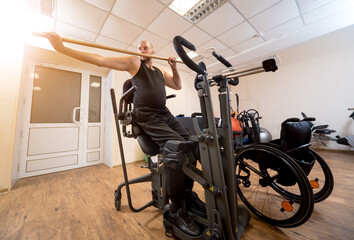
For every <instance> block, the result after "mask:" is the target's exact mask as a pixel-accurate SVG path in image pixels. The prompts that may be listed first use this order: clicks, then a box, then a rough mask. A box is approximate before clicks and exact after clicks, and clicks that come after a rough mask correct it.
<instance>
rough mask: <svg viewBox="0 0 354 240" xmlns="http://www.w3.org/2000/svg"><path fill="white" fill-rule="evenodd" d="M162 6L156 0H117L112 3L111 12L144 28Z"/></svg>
mask: <svg viewBox="0 0 354 240" xmlns="http://www.w3.org/2000/svg"><path fill="white" fill-rule="evenodd" d="M163 8H164V5H162V4H161V3H159V2H158V1H156V0H144V1H142V0H141V1H132V0H119V1H116V3H115V4H114V6H113V9H112V14H114V15H116V16H118V17H120V18H122V19H124V20H127V21H129V22H131V23H134V24H136V25H138V26H140V27H143V28H145V27H147V26H148V25H149V23H151V22H152V20H153V19H154V18H155V17H156V16H157V15H158V14H159V13H160V12H161V11H162V9H163Z"/></svg>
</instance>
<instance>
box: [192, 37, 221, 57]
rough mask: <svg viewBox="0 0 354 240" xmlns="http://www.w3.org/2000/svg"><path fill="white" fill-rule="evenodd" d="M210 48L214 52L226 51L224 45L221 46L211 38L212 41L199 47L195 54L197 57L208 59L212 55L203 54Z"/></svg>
mask: <svg viewBox="0 0 354 240" xmlns="http://www.w3.org/2000/svg"><path fill="white" fill-rule="evenodd" d="M210 47H214V48H215V51H216V52H221V51H223V50H225V49H227V47H226V46H225V45H224V44H222V43H221V42H220V41H218V40H217V39H215V38H213V39H212V40H210V41H208V42H206V43H204V44H203V45H201V46H199V47H198V48H197V51H196V52H197V53H198V54H199V55H202V56H206V57H210V56H212V55H211V54H210V53H206V52H205V49H207V48H210Z"/></svg>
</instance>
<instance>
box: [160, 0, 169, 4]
mask: <svg viewBox="0 0 354 240" xmlns="http://www.w3.org/2000/svg"><path fill="white" fill-rule="evenodd" d="M159 1H160V2H162V3H163V4H165V5H170V3H171V2H172V0H159Z"/></svg>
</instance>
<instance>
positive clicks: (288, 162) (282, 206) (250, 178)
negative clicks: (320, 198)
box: [235, 144, 314, 227]
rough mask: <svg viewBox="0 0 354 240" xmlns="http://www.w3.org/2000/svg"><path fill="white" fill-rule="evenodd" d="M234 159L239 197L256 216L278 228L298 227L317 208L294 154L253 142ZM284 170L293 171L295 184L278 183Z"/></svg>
mask: <svg viewBox="0 0 354 240" xmlns="http://www.w3.org/2000/svg"><path fill="white" fill-rule="evenodd" d="M235 161H236V177H237V183H238V188H237V193H238V196H239V197H240V198H241V200H242V201H243V203H244V204H245V205H246V206H247V207H248V208H249V209H250V210H251V211H252V212H253V213H254V214H255V215H256V216H258V217H259V218H261V219H262V220H264V221H266V222H268V223H269V224H271V225H275V226H279V227H296V226H299V225H301V224H303V223H305V222H306V221H307V220H308V219H309V218H310V216H311V214H312V211H313V207H314V196H313V193H312V189H311V186H310V183H309V181H308V179H307V178H306V175H305V173H304V172H303V171H302V169H301V168H300V167H299V166H298V165H297V164H296V163H295V162H294V160H293V159H292V158H291V157H289V156H288V155H286V154H285V153H283V152H282V151H279V150H277V149H275V148H274V147H271V146H269V145H265V144H252V145H250V146H248V147H245V148H243V149H242V150H240V151H239V152H238V153H237V155H236V157H235ZM281 169H282V170H284V169H285V170H286V171H287V172H290V173H291V175H292V177H293V178H294V180H293V181H294V182H295V184H294V185H292V186H285V185H281V183H279V182H277V181H278V180H279V179H278V177H279V175H280V174H279V172H280V171H281ZM279 190H285V191H286V192H287V193H291V194H282V193H280V191H279ZM292 196H295V197H297V198H299V199H294V198H293V197H292Z"/></svg>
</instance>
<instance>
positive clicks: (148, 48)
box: [139, 40, 155, 63]
mask: <svg viewBox="0 0 354 240" xmlns="http://www.w3.org/2000/svg"><path fill="white" fill-rule="evenodd" d="M139 53H144V54H149V55H153V54H154V53H155V51H154V47H153V46H152V44H151V43H150V42H148V41H145V40H144V41H141V42H140V43H139ZM140 59H141V60H143V61H144V62H145V63H147V62H151V58H149V57H142V56H141V57H140Z"/></svg>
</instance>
